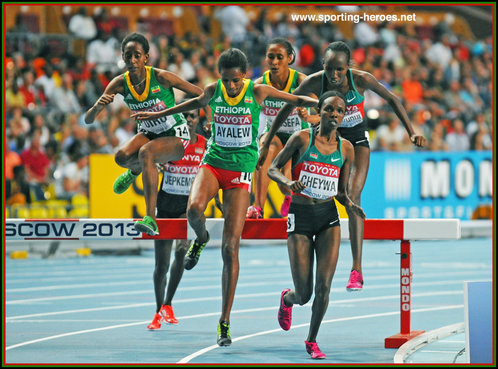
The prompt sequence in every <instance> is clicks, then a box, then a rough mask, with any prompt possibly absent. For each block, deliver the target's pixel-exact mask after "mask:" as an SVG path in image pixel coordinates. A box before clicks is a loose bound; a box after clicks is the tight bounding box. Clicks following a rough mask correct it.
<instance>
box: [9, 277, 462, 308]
mask: <svg viewBox="0 0 498 369" xmlns="http://www.w3.org/2000/svg"><path fill="white" fill-rule="evenodd" d="M288 283H289V281H288V280H287V279H286V280H281V281H276V280H268V281H266V282H247V283H239V284H237V288H244V287H252V286H266V285H275V284H288ZM452 284H462V281H459V280H457V281H454V280H452V281H438V282H434V281H430V282H412V286H413V288H418V287H426V286H429V287H434V286H446V285H452ZM395 287H399V283H393V284H382V285H377V286H368V289H369V290H376V289H385V288H395ZM217 288H220V286H219V284H215V285H211V286H194V287H180V288H179V289H178V290H179V291H198V290H207V289H217ZM343 291H344V289H343V287H340V288H332V289H331V291H330V292H331V293H332V292H334V293H337V292H343ZM145 293H150V291H149V290H137V291H120V292H102V293H93V294H79V295H69V296H52V297H40V298H34V299H19V300H9V299H8V297H7V299H6V302H5V305H14V304H32V303H34V302H42V301H58V300H70V299H88V298H95V297H104V296H122V295H142V294H145Z"/></svg>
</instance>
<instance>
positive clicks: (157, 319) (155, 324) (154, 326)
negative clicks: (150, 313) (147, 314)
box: [147, 313, 163, 329]
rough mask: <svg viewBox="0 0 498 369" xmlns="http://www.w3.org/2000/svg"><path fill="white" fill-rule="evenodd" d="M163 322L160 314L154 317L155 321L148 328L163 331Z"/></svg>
mask: <svg viewBox="0 0 498 369" xmlns="http://www.w3.org/2000/svg"><path fill="white" fill-rule="evenodd" d="M162 321H163V316H162V315H161V314H159V313H156V315H154V319H152V323H150V324H149V325H148V326H147V328H148V329H161V322H162Z"/></svg>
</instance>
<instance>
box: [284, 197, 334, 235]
mask: <svg viewBox="0 0 498 369" xmlns="http://www.w3.org/2000/svg"><path fill="white" fill-rule="evenodd" d="M339 225H340V223H339V213H338V212H337V207H336V206H335V201H333V200H332V201H327V202H324V203H320V204H315V205H304V204H294V203H292V202H291V204H290V207H289V215H288V216H287V235H290V234H291V233H296V234H304V235H305V236H308V237H309V238H311V239H313V237H314V236H316V235H318V234H319V233H321V232H323V231H324V230H326V229H327V228H332V227H337V226H339Z"/></svg>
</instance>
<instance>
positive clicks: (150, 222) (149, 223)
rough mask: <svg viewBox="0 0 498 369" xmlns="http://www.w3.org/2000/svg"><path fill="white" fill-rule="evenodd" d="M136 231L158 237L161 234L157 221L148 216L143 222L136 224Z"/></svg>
mask: <svg viewBox="0 0 498 369" xmlns="http://www.w3.org/2000/svg"><path fill="white" fill-rule="evenodd" d="M135 229H136V230H137V231H139V232H143V233H147V234H148V235H149V236H157V235H158V234H159V231H158V228H157V224H156V221H155V220H154V219H152V217H149V216H148V215H146V216H145V217H144V219H143V220H138V221H136V222H135Z"/></svg>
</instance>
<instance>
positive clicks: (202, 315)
mask: <svg viewBox="0 0 498 369" xmlns="http://www.w3.org/2000/svg"><path fill="white" fill-rule="evenodd" d="M272 294H273V295H275V294H276V293H272ZM444 294H450V293H448V292H440V293H436V292H433V293H425V294H420V295H424V296H431V295H444ZM420 295H415V294H412V296H420ZM254 296H256V295H254V294H253V295H252V296H251V297H254ZM239 297H241V296H239ZM217 299H220V297H218V298H217ZM389 299H399V295H391V296H380V297H379V296H377V297H367V298H354V299H345V300H337V301H331V302H330V303H329V306H330V305H333V304H341V303H345V302H365V301H377V300H389ZM309 305H311V303H308V304H306V305H303V306H309ZM462 307H463V305H462ZM446 308H447V307H441V308H430V309H420V310H418V311H434V310H438V309H446ZM275 309H276V307H275V306H270V307H262V308H253V309H242V310H234V311H232V314H238V313H247V312H256V311H270V310H275ZM414 311H415V310H412V312H414ZM219 314H220V313H219V312H214V313H204V314H195V315H188V316H184V317H177V318H178V319H179V320H186V319H193V318H204V317H208V316H213V315H219ZM388 314H399V311H398V312H392V313H388ZM355 318H356V317H352V318H342V319H355ZM149 322H150V321H149V320H145V321H140V322H136V323H127V324H118V325H113V326H109V327H101V328H93V329H86V330H83V331H75V332H68V333H62V334H58V335H54V336H48V337H43V338H38V339H35V340H31V341H26V342H21V343H17V344H14V345H11V346H8V347H6V348H5V350H11V349H14V348H17V347H22V346H27V345H30V344H33V343H38V342H44V341H49V340H53V339H57V338H62V337H68V336H74V335H79V334H85V333H92V332H99V331H105V330H110V329H117V328H124V327H132V326H135V325H142V324H148V323H149ZM216 347H218V346H216Z"/></svg>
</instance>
